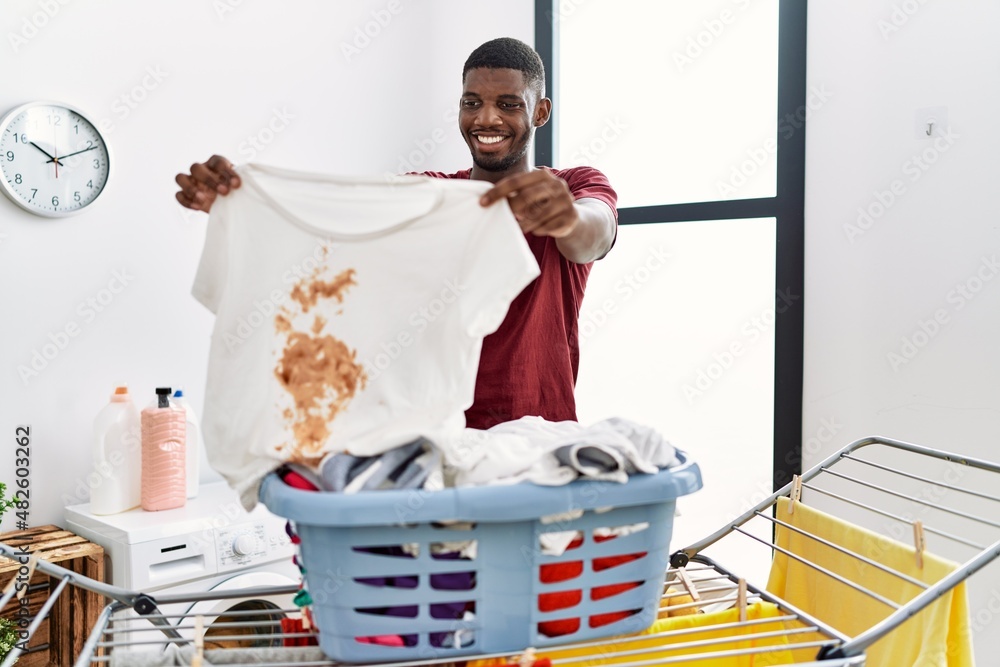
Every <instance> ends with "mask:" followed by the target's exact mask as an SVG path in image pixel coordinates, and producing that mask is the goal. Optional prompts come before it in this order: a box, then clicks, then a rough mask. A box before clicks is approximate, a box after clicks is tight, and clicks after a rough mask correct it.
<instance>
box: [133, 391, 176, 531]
mask: <svg viewBox="0 0 1000 667" xmlns="http://www.w3.org/2000/svg"><path fill="white" fill-rule="evenodd" d="M186 421H187V420H186V416H185V413H184V410H183V409H182V408H179V407H178V406H177V405H176V404H174V403H172V402H171V401H170V388H169V387H157V388H156V401H154V402H153V404H152V405H150V406H149V407H147V408H146V409H145V410H143V411H142V509H144V510H146V511H147V512H155V511H158V510H169V509H173V508H175V507H183V506H184V503H185V502H186V500H187V476H186V474H185V467H186V465H187V453H186V447H185V431H186V430H187V423H186Z"/></svg>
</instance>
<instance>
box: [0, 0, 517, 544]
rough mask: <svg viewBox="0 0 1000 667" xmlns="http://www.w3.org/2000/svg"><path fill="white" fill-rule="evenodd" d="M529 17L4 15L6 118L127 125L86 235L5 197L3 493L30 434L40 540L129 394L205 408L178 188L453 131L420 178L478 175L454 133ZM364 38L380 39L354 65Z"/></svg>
mask: <svg viewBox="0 0 1000 667" xmlns="http://www.w3.org/2000/svg"><path fill="white" fill-rule="evenodd" d="M45 7H48V11H49V14H51V16H49V15H47V14H46V13H45ZM391 9H395V10H396V12H395V13H392V12H391V11H390V10H391ZM373 12H374V13H375V14H374V15H373ZM532 16H533V14H532V3H531V2H530V0H518V1H517V2H507V3H504V7H503V11H496V6H495V5H494V4H493V3H487V2H481V1H476V2H467V1H466V2H458V1H452V0H442V1H437V2H434V3H433V4H431V3H424V2H419V3H418V2H416V1H415V0H395V1H394V2H391V1H390V0H365V1H356V2H350V3H346V2H338V3H330V2H320V1H319V0H314V1H310V2H298V3H277V2H253V1H249V0H247V1H242V2H241V1H240V0H218V1H215V2H204V1H201V0H178V1H176V2H170V3H132V2H125V1H124V0H115V1H110V0H109V1H106V2H100V3H92V2H91V3H83V2H74V3H69V2H67V3H66V4H65V5H61V4H59V3H58V2H56V1H55V0H52V1H51V2H48V1H45V2H43V1H42V0H7V1H6V2H5V3H4V11H3V15H2V18H0V35H3V43H2V44H0V71H2V72H3V77H2V80H3V86H2V87H0V113H2V112H5V111H6V110H7V109H10V108H13V107H15V106H17V105H19V104H21V103H24V102H27V101H30V100H35V99H52V100H59V101H63V102H66V103H69V104H72V105H74V106H77V107H79V108H81V109H82V110H84V111H85V112H87V113H88V114H89V116H90V117H91V119H92V120H94V121H95V122H100V121H101V120H104V119H107V122H108V123H110V124H112V125H113V129H112V130H111V131H110V132H108V133H107V139H108V141H109V142H110V144H111V148H112V152H113V158H114V160H115V163H114V166H113V170H114V173H113V174H112V179H111V181H110V183H109V185H108V189H107V191H106V192H105V193H104V194H103V195H102V196H101V199H100V200H99V201H98V202H97V203H96V204H95V205H94V206H93V207H91V209H88V210H86V211H85V212H83V213H81V214H79V215H76V216H73V217H70V218H66V219H63V220H46V219H42V218H38V217H35V216H32V215H30V214H28V213H25V212H22V211H21V210H20V209H18V208H16V207H15V206H14V205H13V204H12V203H11V202H9V201H8V200H6V198H0V303H2V304H3V312H4V315H3V317H2V318H0V350H2V357H0V360H2V361H0V434H5V435H4V438H5V439H4V440H3V441H2V442H4V443H6V444H5V445H4V446H3V447H2V449H0V481H4V482H6V483H8V485H9V484H10V483H11V482H12V481H13V479H14V431H15V428H16V427H17V426H19V425H28V426H30V427H31V477H30V479H31V493H32V495H31V509H30V512H31V516H30V523H31V524H35V525H38V524H45V523H58V522H60V521H61V519H62V507H63V505H64V504H66V503H67V502H68V501H72V502H79V501H82V500H85V499H86V497H87V496H86V493H87V492H86V489H85V486H86V473H87V469H88V466H89V462H90V429H91V425H92V421H93V418H94V416H95V415H96V413H97V412H98V411H99V410H100V409H101V407H102V406H103V405H104V404H105V402H106V400H107V395H108V394H109V393H110V391H111V390H112V388H113V386H114V384H115V383H118V382H128V383H129V385H130V387H131V388H132V390H133V392H136V393H138V395H139V397H140V399H141V404H145V403H147V402H148V400H149V399H148V397H149V396H151V395H152V391H153V388H154V387H155V386H157V385H172V386H175V387H177V386H180V387H183V388H184V389H185V390H186V393H187V394H188V395H189V396H190V397H191V398H192V402H193V404H194V405H195V407H196V408H200V406H201V403H202V391H203V388H204V381H205V372H206V362H207V354H208V340H209V334H210V331H211V326H212V317H211V316H210V315H209V313H208V312H207V311H205V310H204V309H203V308H202V307H201V306H200V305H199V304H197V303H196V302H195V301H194V299H193V298H191V297H190V296H189V289H190V286H191V282H192V279H193V277H194V271H195V266H196V264H197V261H198V258H199V255H200V252H201V246H202V242H203V239H204V231H205V221H206V217H205V216H204V215H203V214H198V213H190V212H187V211H186V210H185V209H182V208H181V207H180V206H179V205H178V204H177V203H176V202H175V200H174V192H175V190H176V186H175V185H174V182H173V179H174V175H175V174H176V173H177V172H178V171H180V170H184V169H186V168H187V167H188V165H190V164H191V163H192V162H194V161H196V160H197V161H201V160H204V159H205V158H207V157H208V156H209V155H211V154H213V153H221V154H223V155H226V156H228V157H230V158H231V159H233V160H234V161H238V162H245V161H249V160H252V159H256V160H259V161H262V162H267V163H273V164H280V165H285V166H291V167H299V168H305V169H314V170H318V171H326V172H333V173H354V174H364V173H371V174H378V173H382V172H384V171H395V170H396V169H397V168H398V163H399V161H400V156H402V155H406V154H407V153H409V152H410V151H412V150H414V143H413V142H414V140H415V139H423V138H426V137H430V136H432V133H433V132H434V130H436V129H437V128H442V129H443V130H444V132H445V134H446V135H447V137H446V139H445V140H443V141H442V142H441V143H440V144H439V149H438V150H436V151H433V153H432V154H430V155H429V157H428V159H427V162H426V164H424V165H421V168H434V169H448V170H454V169H460V168H464V167H468V166H470V164H469V159H468V152H467V149H466V148H465V145H464V143H463V142H462V140H461V138H460V136H459V135H458V133H457V124H455V123H454V122H452V123H445V122H444V121H443V120H442V118H443V116H444V114H445V112H446V111H447V110H449V109H454V108H456V107H457V102H458V95H459V92H460V90H461V88H460V77H461V69H462V64H463V62H464V61H465V58H466V56H467V55H468V53H469V51H471V50H472V49H473V48H475V47H476V46H477V45H478V44H480V43H482V42H484V41H486V40H488V39H492V38H494V37H499V36H503V35H511V36H514V37H519V38H521V39H524V40H526V41H529V42H530V41H531V40H532V37H533V21H532ZM379 17H381V19H382V22H383V23H385V25H384V26H378V25H377V24H374V23H372V21H373V20H375V19H377V18H379ZM387 17H388V18H389V19H390V20H387ZM366 27H367V29H368V30H369V32H371V33H373V34H374V35H375V36H374V37H372V38H371V39H370V40H369V43H368V44H367V45H366V44H364V43H363V42H361V41H360V40H359V41H358V42H357V44H358V45H360V46H361V47H362V48H360V49H359V52H348V53H345V48H344V45H345V44H347V45H351V44H352V43H354V42H355V40H356V39H358V37H357V32H356V31H357V30H359V29H360V30H365V29H366ZM11 34H14V35H15V36H17V37H18V38H21V39H23V43H22V42H21V41H19V40H18V39H14V40H13V41H12V40H11V38H10V35H11ZM15 47H16V48H15ZM348 51H349V49H348ZM150 71H152V72H156V73H157V76H156V77H152V76H150V75H149V74H148V73H149V72H150ZM123 96H124V99H123ZM133 107H134V108H133ZM281 118H285V120H281ZM272 123H273V124H272ZM273 128H281V129H280V131H277V132H273V131H272V129H273ZM438 136H440V135H438ZM249 137H257V138H258V144H259V145H260V149H259V150H258V149H256V148H254V147H253V146H252V145H251V144H250V143H249V142H248V138H249ZM428 152H429V153H430V151H428ZM114 271H124V272H126V273H127V275H128V284H127V286H126V288H125V289H124V290H123V291H122V292H121V293H120V294H118V295H116V296H115V297H114V299H113V300H112V301H111V302H110V303H109V304H108V305H107V306H106V307H105V308H104V309H103V310H102V312H100V313H97V314H96V316H94V317H93V318H92V320H91V319H85V316H84V315H82V314H81V311H78V304H80V303H81V302H83V301H85V300H86V299H88V298H95V297H97V296H99V294H100V292H101V290H102V289H104V288H106V286H107V284H108V281H109V280H111V278H112V275H113V272H114ZM70 323H76V324H77V325H79V327H80V333H79V335H77V336H75V337H73V338H72V339H69V340H68V343H67V344H66V346H65V348H64V349H61V350H58V353H57V354H56V355H54V357H53V358H52V359H50V360H47V364H46V365H45V367H44V368H40V370H39V372H38V375H37V376H29V377H27V379H26V380H22V377H21V375H20V374H19V373H18V367H19V366H26V367H29V368H30V366H31V361H32V355H33V353H34V351H36V350H37V351H41V350H42V348H43V346H44V345H45V344H46V343H49V341H50V338H49V336H50V334H52V335H56V334H57V333H58V332H60V331H63V330H64V329H65V327H66V326H67V325H68V324H70ZM56 337H57V338H58V336H56ZM48 351H49V352H50V353H51V352H52V351H53V348H49V350H48ZM36 363H38V362H36ZM38 366H39V367H41V363H38ZM78 490H79V495H77V491H78ZM13 527H14V517H13V515H12V514H8V515H7V518H6V519H5V521H4V524H3V528H4V529H12V528H13Z"/></svg>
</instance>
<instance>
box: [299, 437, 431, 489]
mask: <svg viewBox="0 0 1000 667" xmlns="http://www.w3.org/2000/svg"><path fill="white" fill-rule="evenodd" d="M440 463H441V454H440V452H438V450H437V449H436V448H435V447H433V446H432V445H431V443H430V441H428V440H427V439H425V438H418V439H416V440H414V441H413V442H411V443H408V444H405V445H402V446H400V447H396V448H395V449H390V450H389V451H387V452H384V453H382V454H379V455H378V456H353V455H351V454H345V453H337V454H334V455H332V456H330V457H328V458H327V459H326V460H325V461H323V464H322V467H321V468H320V471H319V474H320V482H321V483H320V488H322V489H323V490H324V491H333V492H336V493H356V492H358V491H375V490H385V489H419V488H421V487H423V485H424V482H425V481H427V477H428V476H429V475H430V474H431V473H432V472H433V471H434V470H435V469H436V468H437V467H439V466H440Z"/></svg>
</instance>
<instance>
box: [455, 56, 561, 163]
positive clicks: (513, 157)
mask: <svg viewBox="0 0 1000 667" xmlns="http://www.w3.org/2000/svg"><path fill="white" fill-rule="evenodd" d="M548 114H549V104H548V100H543V104H539V99H538V94H537V93H536V92H535V91H534V90H532V89H531V88H530V87H528V86H526V85H525V83H524V75H523V74H522V73H521V72H520V71H519V70H516V69H488V68H485V67H481V68H476V69H471V70H469V71H468V72H467V73H466V75H465V86H464V90H463V91H462V99H461V101H460V102H459V117H458V123H459V127H460V128H461V130H462V136H463V137H464V138H465V143H466V144H468V145H469V150H470V151H471V152H472V161H473V163H475V165H476V166H477V167H479V168H480V169H484V170H486V171H491V172H504V171H507V170H509V169H511V168H512V167H514V166H515V165H516V164H517V163H518V162H519V161H522V160H526V156H527V153H528V145H529V144H530V143H531V138H532V137H533V136H534V133H535V127H537V126H540V125H543V124H544V123H545V121H546V120H548Z"/></svg>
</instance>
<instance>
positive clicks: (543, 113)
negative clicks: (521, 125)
mask: <svg viewBox="0 0 1000 667" xmlns="http://www.w3.org/2000/svg"><path fill="white" fill-rule="evenodd" d="M551 115H552V100H550V99H549V98H547V97H543V98H542V99H540V100H538V104H536V105H535V127H541V126H542V125H545V124H546V123H547V122H549V116H551Z"/></svg>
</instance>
